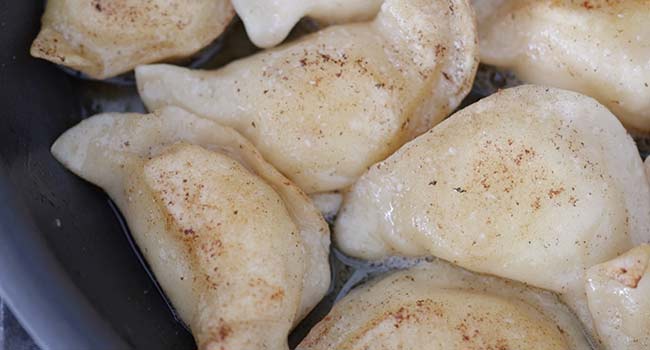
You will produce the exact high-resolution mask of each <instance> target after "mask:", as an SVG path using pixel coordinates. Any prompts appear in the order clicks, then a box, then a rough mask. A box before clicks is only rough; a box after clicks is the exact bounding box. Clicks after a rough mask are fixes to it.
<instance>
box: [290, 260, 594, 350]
mask: <svg viewBox="0 0 650 350" xmlns="http://www.w3.org/2000/svg"><path fill="white" fill-rule="evenodd" d="M297 349H298V350H330V349H346V350H365V349H373V350H393V349H427V350H465V349H494V350H498V349H526V350H533V349H536V350H542V349H544V350H555V349H557V350H589V349H591V347H590V346H589V343H588V342H587V339H586V338H585V336H584V335H583V331H582V328H581V325H580V322H579V321H578V320H577V319H576V318H575V316H574V315H573V314H571V311H570V310H569V309H568V308H567V307H566V306H564V305H563V304H561V303H560V302H559V301H558V299H557V297H556V296H555V295H553V293H550V292H547V291H542V290H538V289H535V288H530V287H526V286H525V285H523V284H520V283H516V282H512V281H507V280H502V279H499V278H496V277H489V276H481V275H477V274H473V273H470V272H468V271H466V270H463V269H461V268H458V267H455V266H452V265H451V264H448V263H444V262H442V261H434V262H432V263H423V264H421V265H418V266H416V267H413V268H410V269H408V270H404V271H400V272H396V273H393V274H391V275H389V276H387V277H384V278H381V279H380V280H378V281H372V282H370V283H367V284H366V285H364V286H361V287H359V288H356V289H355V290H353V291H352V292H351V293H350V294H349V295H347V296H346V297H345V298H343V299H342V300H341V301H340V302H338V303H337V304H336V305H334V308H333V309H332V311H331V312H330V313H329V315H327V316H326V317H325V318H324V319H323V320H322V321H321V322H320V323H319V324H317V325H316V326H315V327H314V328H313V329H312V330H311V332H310V333H309V335H308V336H307V338H306V339H304V340H303V342H302V343H301V344H300V345H299V346H298V348H297Z"/></svg>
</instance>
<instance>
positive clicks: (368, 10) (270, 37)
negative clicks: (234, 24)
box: [232, 0, 383, 47]
mask: <svg viewBox="0 0 650 350" xmlns="http://www.w3.org/2000/svg"><path fill="white" fill-rule="evenodd" d="M382 2H383V0H354V1H350V0H275V1H268V0H233V1H232V4H233V6H234V7H235V11H237V14H238V15H239V17H240V18H241V19H242V22H244V26H245V27H246V33H247V34H248V37H249V38H250V39H251V41H252V42H253V43H254V44H255V45H257V46H259V47H272V46H275V45H277V44H279V43H281V42H282V40H284V38H286V37H287V35H288V34H289V32H290V31H291V29H292V28H293V27H294V26H295V25H296V23H298V21H299V20H300V19H301V18H302V17H305V16H309V17H310V18H312V19H315V20H317V21H319V22H324V23H325V24H334V23H347V22H357V21H366V20H370V19H372V18H373V17H375V15H376V14H377V12H378V11H379V7H380V6H381V4H382Z"/></svg>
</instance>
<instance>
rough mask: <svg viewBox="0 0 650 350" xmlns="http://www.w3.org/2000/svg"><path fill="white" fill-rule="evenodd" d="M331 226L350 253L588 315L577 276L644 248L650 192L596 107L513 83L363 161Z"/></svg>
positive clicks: (624, 138)
mask: <svg viewBox="0 0 650 350" xmlns="http://www.w3.org/2000/svg"><path fill="white" fill-rule="evenodd" d="M334 231H335V240H336V243H337V244H338V246H339V247H340V248H341V249H342V250H343V251H344V252H346V253H347V254H350V255H352V256H354V257H359V258H364V259H381V258H384V257H386V256H390V255H405V256H423V255H434V256H437V257H441V258H443V259H445V260H448V261H451V262H454V263H456V264H458V265H460V266H462V267H465V268H467V269H470V270H473V271H478V272H483V273H490V274H494V275H497V276H501V277H506V278H510V279H513V280H518V281H522V282H525V283H528V284H531V285H534V286H537V287H541V288H545V289H549V290H552V291H555V292H558V293H562V294H564V296H565V298H566V300H567V302H568V303H569V304H570V305H571V306H572V307H574V308H575V309H576V312H577V313H578V314H579V315H580V317H581V319H582V320H589V314H588V311H587V310H586V300H585V297H584V282H583V281H584V273H585V270H586V269H587V268H589V267H591V266H593V265H596V264H598V263H601V262H604V261H607V260H609V259H611V258H614V257H616V256H617V255H618V254H621V253H623V252H625V251H627V250H628V249H630V248H631V247H632V246H633V245H634V244H638V243H641V242H648V241H650V191H649V188H648V182H647V180H646V177H645V172H644V166H643V163H642V162H641V159H640V157H639V153H638V151H637V149H636V147H635V145H634V142H633V141H632V139H631V138H630V137H629V136H628V135H627V134H626V132H625V129H624V128H623V127H622V126H621V124H620V123H619V121H618V120H617V119H616V118H615V117H614V116H613V115H612V114H611V113H610V112H609V111H608V110H607V109H606V108H604V107H603V106H602V105H600V104H599V103H598V102H596V101H595V100H593V99H591V98H589V97H586V96H584V95H580V94H578V93H574V92H569V91H565V90H559V89H554V88H545V87H539V86H532V85H524V86H520V87H516V88H511V89H507V90H502V91H500V92H498V93H496V94H494V95H492V96H490V97H487V98H485V99H483V100H481V101H479V102H477V103H475V104H474V105H471V106H469V107H467V108H465V109H463V110H461V111H459V112H457V113H456V114H454V115H452V116H451V117H450V118H449V119H447V120H446V121H444V122H442V123H441V124H439V125H438V126H436V127H434V128H433V129H432V130H430V131H429V132H428V133H426V134H424V135H422V136H420V137H418V138H416V139H415V140H413V141H411V142H410V143H408V144H406V145H405V146H404V147H402V148H401V149H400V150H399V151H397V152H396V153H395V154H393V155H392V156H390V157H389V158H388V159H386V160H385V161H383V162H380V163H377V164H376V165H374V166H372V168H371V169H370V170H369V171H368V172H367V173H366V174H364V175H363V176H362V177H361V178H360V179H359V181H358V182H357V183H356V184H355V185H354V186H352V188H351V190H350V191H349V192H348V193H347V194H346V196H345V198H344V201H343V206H342V208H341V211H340V212H339V215H338V218H337V221H336V225H335V230H334ZM588 326H589V325H588Z"/></svg>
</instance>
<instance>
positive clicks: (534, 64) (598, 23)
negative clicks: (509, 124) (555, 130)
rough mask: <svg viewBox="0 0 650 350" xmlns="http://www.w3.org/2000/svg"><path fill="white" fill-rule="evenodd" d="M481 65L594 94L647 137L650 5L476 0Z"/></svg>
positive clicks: (633, 0)
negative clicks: (501, 68)
mask: <svg viewBox="0 0 650 350" xmlns="http://www.w3.org/2000/svg"><path fill="white" fill-rule="evenodd" d="M473 3H474V5H475V6H476V12H477V17H478V23H479V37H480V40H479V42H480V43H481V61H482V62H484V63H488V64H492V65H496V66H499V67H503V68H508V69H511V70H513V71H514V72H515V73H516V74H517V76H518V77H519V78H520V79H522V80H524V81H526V82H530V83H535V84H543V85H549V86H556V87H560V88H564V89H569V90H574V91H578V92H581V93H583V94H586V95H588V96H591V97H593V98H595V99H597V100H598V101H600V103H602V104H604V105H605V106H607V108H609V109H610V110H611V111H612V112H613V113H614V114H615V115H616V116H618V118H619V119H620V120H621V121H622V122H623V124H624V125H625V126H626V127H628V128H630V129H632V130H634V131H636V132H642V133H647V132H650V24H649V22H648V19H649V18H650V1H648V0H626V1H621V0H617V1H611V0H591V1H576V0H560V1H557V0H542V1H539V0H474V1H473Z"/></svg>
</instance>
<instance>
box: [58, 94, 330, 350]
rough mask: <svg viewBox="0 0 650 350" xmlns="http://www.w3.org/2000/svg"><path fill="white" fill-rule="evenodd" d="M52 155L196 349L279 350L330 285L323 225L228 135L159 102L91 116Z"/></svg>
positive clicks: (293, 190)
mask: <svg viewBox="0 0 650 350" xmlns="http://www.w3.org/2000/svg"><path fill="white" fill-rule="evenodd" d="M52 153H53V154H54V156H55V157H56V158H57V159H58V160H59V161H60V162H61V163H63V164H64V165H65V166H66V167H67V168H68V169H70V170H71V171H72V172H74V173H76V174H77V175H79V176H81V177H82V178H84V179H86V180H88V181H90V182H92V183H94V184H96V185H98V186H100V187H102V188H103V189H104V190H105V191H106V192H107V193H108V194H109V195H110V197H111V198H112V199H113V200H114V201H115V203H116V204H117V206H118V207H119V208H120V210H121V212H122V214H123V215H124V216H125V218H126V220H127V223H128V226H129V228H130V230H131V233H132V234H133V236H134V238H135V240H136V242H137V244H138V246H139V247H140V250H141V251H142V253H143V254H144V256H145V258H146V259H147V262H148V263H149V265H150V266H151V268H152V270H153V272H154V274H155V276H156V279H157V280H158V282H159V283H160V285H161V286H162V288H163V290H164V291H165V293H166V294H167V296H168V297H169V299H170V300H171V302H172V304H173V305H174V307H175V308H176V310H177V311H178V313H179V315H180V316H181V318H182V319H183V320H184V321H185V323H186V324H187V325H188V326H189V327H190V329H191V331H192V333H193V334H194V336H195V339H196V341H197V344H198V346H199V348H200V349H221V348H223V349H287V334H288V332H289V331H290V330H291V328H293V326H294V325H295V324H296V323H297V322H298V321H299V320H300V319H301V318H302V317H304V316H305V315H306V313H307V312H308V311H309V310H310V309H311V308H312V307H313V306H314V305H316V303H317V302H318V301H319V300H320V299H321V298H322V297H323V295H324V294H325V292H326V291H327V288H328V286H329V281H330V275H329V265H328V251H329V230H328V227H327V225H326V223H325V222H324V220H323V219H322V217H321V216H320V214H319V213H318V211H317V210H316V208H315V207H314V206H313V205H312V204H311V202H310V201H309V200H308V197H307V196H306V195H305V194H304V193H303V192H302V191H301V190H299V189H298V188H297V187H296V186H295V185H294V184H293V183H291V182H290V181H289V180H287V179H286V178H285V177H283V176H282V175H281V174H280V173H278V172H277V170H275V169H274V168H273V167H271V166H270V165H269V164H268V163H266V162H265V161H264V160H263V159H262V157H261V156H260V155H259V153H258V152H257V151H256V150H255V149H254V148H253V146H252V145H251V144H250V143H249V142H248V141H246V140H245V139H244V138H243V137H242V136H240V135H239V134H238V133H237V132H235V131H234V130H232V129H229V128H226V127H222V126H219V125H218V124H216V123H214V122H212V121H209V120H204V119H200V118H198V117H196V116H194V115H192V114H191V113H188V112H186V111H184V110H181V109H179V108H175V107H169V108H166V109H163V110H161V111H157V112H155V113H153V114H148V115H141V114H100V115H97V116H94V117H91V118H90V119H87V120H84V121H82V122H81V123H80V124H79V125H77V126H75V127H73V128H72V129H70V130H68V131H67V132H66V133H64V134H63V135H62V136H61V137H60V138H59V139H58V140H57V141H56V143H55V144H54V145H53V146H52Z"/></svg>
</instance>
